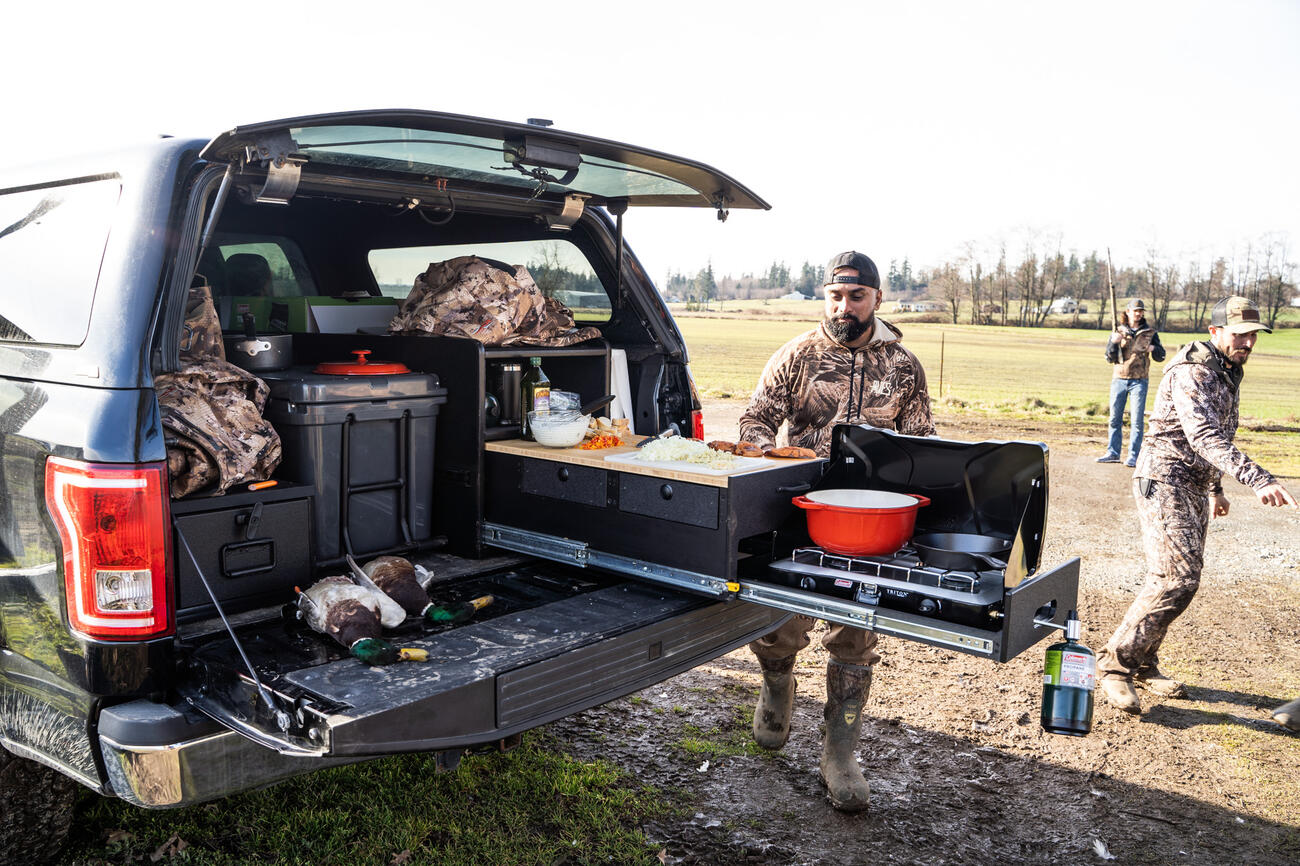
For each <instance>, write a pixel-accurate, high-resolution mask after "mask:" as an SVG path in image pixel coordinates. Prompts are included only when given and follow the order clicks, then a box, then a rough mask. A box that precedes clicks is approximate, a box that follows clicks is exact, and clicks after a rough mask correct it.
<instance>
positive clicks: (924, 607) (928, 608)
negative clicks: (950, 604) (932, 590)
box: [916, 598, 939, 616]
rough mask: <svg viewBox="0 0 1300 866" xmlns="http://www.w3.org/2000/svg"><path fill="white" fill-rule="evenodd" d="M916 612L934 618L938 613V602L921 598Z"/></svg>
mask: <svg viewBox="0 0 1300 866" xmlns="http://www.w3.org/2000/svg"><path fill="white" fill-rule="evenodd" d="M916 612H917V613H921V614H925V615H926V616H934V615H935V614H936V613H938V612H939V602H937V601H936V600H934V599H933V598H923V599H921V603H920V604H918V605H917V606H916Z"/></svg>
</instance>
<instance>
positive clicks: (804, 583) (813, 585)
mask: <svg viewBox="0 0 1300 866" xmlns="http://www.w3.org/2000/svg"><path fill="white" fill-rule="evenodd" d="M799 586H800V588H801V589H807V590H815V589H817V581H816V580H815V579H813V578H811V577H803V578H800V580H799Z"/></svg>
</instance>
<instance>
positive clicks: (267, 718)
mask: <svg viewBox="0 0 1300 866" xmlns="http://www.w3.org/2000/svg"><path fill="white" fill-rule="evenodd" d="M436 559H437V556H436V555H431V556H428V557H425V558H423V559H422V561H423V562H426V563H429V562H431V561H432V560H436ZM462 562H464V561H463V560H462ZM443 571H444V570H441V569H440V572H439V573H443ZM429 589H430V594H431V596H432V597H433V599H434V600H435V601H436V602H438V603H450V602H455V601H461V600H465V599H469V598H472V597H475V596H478V595H482V594H484V593H490V594H492V595H493V596H494V597H495V599H496V600H495V602H494V603H493V604H492V605H491V606H490V607H488V608H486V609H484V610H483V611H481V612H480V613H479V614H478V616H477V617H475V619H474V620H472V621H470V622H469V623H466V624H463V625H459V626H441V627H438V626H425V625H422V624H418V623H416V624H409V621H408V624H407V625H404V626H401V627H399V628H398V629H394V630H389V631H386V633H385V638H386V639H388V640H389V641H390V642H391V643H393V644H395V645H397V646H401V647H413V648H419V649H424V650H426V651H427V652H428V654H429V659H428V661H426V662H400V663H397V664H393V665H389V666H386V667H371V666H368V665H366V664H363V663H362V662H360V661H358V660H357V659H355V658H353V657H352V656H350V655H348V654H347V652H346V651H345V650H344V649H343V647H342V646H340V645H338V644H337V643H335V642H333V641H332V640H330V639H328V638H324V637H322V636H321V635H319V634H317V633H315V632H313V631H311V630H310V629H308V627H307V626H306V625H305V624H304V623H302V622H301V621H299V620H298V619H297V618H296V617H294V616H293V613H292V608H288V607H287V608H286V610H285V615H284V616H283V617H282V618H280V619H279V620H276V619H274V618H271V619H267V618H265V617H264V618H262V619H260V620H259V621H257V622H251V623H244V624H240V623H239V622H237V621H235V620H233V619H232V621H231V625H232V627H233V628H234V630H235V632H236V634H237V635H238V642H237V643H236V642H234V641H232V640H231V638H230V636H229V634H228V633H226V632H225V630H224V629H223V628H222V627H221V625H220V623H219V622H218V623H216V624H215V626H214V627H213V628H210V629H208V631H207V634H206V635H204V636H203V637H199V638H191V639H190V641H191V643H192V646H191V648H190V653H189V669H188V675H187V676H186V677H185V682H184V684H183V685H182V687H181V688H180V690H179V691H180V693H181V696H182V697H183V698H184V699H185V700H187V701H188V702H189V703H191V704H192V705H193V706H195V707H196V708H198V709H199V710H200V711H202V712H203V713H205V714H206V715H208V716H211V717H212V718H214V719H216V720H217V721H219V722H221V723H222V724H225V725H226V726H228V727H230V728H232V729H234V730H236V731H239V732H240V733H243V734H244V735H245V736H248V737H250V738H251V739H253V740H255V741H257V742H259V743H261V744H263V745H265V746H267V747H269V748H272V749H275V750H277V751H279V752H282V753H286V754H302V755H317V756H362V755H381V754H390V753H394V752H406V751H428V750H438V749H451V748H463V747H465V746H470V745H475V744H478V743H484V742H491V741H495V740H497V739H501V738H503V737H506V736H510V735H512V734H514V733H517V732H520V731H524V730H527V729H529V728H532V727H535V726H537V725H540V724H544V723H546V722H548V721H552V720H554V719H557V718H561V717H563V716H566V715H569V714H571V713H574V712H577V711H579V710H582V709H585V708H587V707H591V706H596V705H598V704H600V703H603V702H605V701H608V700H612V699H613V698H616V697H619V696H621V695H624V694H627V693H629V692H631V691H635V690H636V689H638V688H643V687H645V686H647V685H651V684H653V683H655V682H658V681H661V680H663V679H665V678H666V677H668V676H671V675H673V674H675V673H678V672H680V671H683V670H687V669H689V668H691V667H694V666H696V665H698V664H701V663H703V662H705V661H707V660H709V659H711V658H714V657H716V656H718V655H719V654H721V653H724V652H728V651H730V650H731V649H733V648H735V647H737V646H740V645H742V644H743V643H744V642H746V641H748V640H751V639H753V638H755V637H758V636H760V635H762V634H765V633H766V632H768V631H770V630H771V629H772V628H773V627H774V626H775V625H776V624H778V623H779V622H780V621H781V619H783V618H784V615H783V614H782V613H781V612H778V611H773V610H770V609H767V608H764V607H760V606H758V605H748V604H741V603H736V602H730V603H727V602H718V601H715V600H711V599H707V598H703V597H699V596H691V595H686V594H683V593H678V592H673V591H671V590H665V589H661V588H656V587H653V586H648V585H645V584H641V583H637V582H635V581H625V580H622V579H619V578H614V577H610V576H607V575H602V574H600V573H598V572H594V571H591V570H582V569H576V568H566V567H564V566H561V565H557V564H555V563H540V562H537V561H520V562H517V563H516V564H514V565H510V566H506V567H500V568H498V569H496V570H494V571H490V572H487V573H480V574H470V575H464V576H462V577H459V578H452V579H449V580H445V581H443V582H439V583H436V584H433V585H431V586H430V587H429Z"/></svg>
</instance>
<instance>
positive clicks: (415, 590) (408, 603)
mask: <svg viewBox="0 0 1300 866" xmlns="http://www.w3.org/2000/svg"><path fill="white" fill-rule="evenodd" d="M361 571H362V573H364V574H365V576H366V577H367V578H368V579H369V580H371V581H373V582H374V584H375V585H376V586H377V587H379V588H380V589H381V590H383V591H384V593H385V594H387V595H388V596H389V597H390V598H392V599H393V600H394V601H396V602H397V603H398V604H400V605H401V606H402V608H403V609H404V610H405V611H406V612H407V613H409V614H411V615H412V616H419V617H423V618H424V619H426V620H428V621H429V622H432V623H437V624H439V625H447V624H453V623H458V622H464V621H466V620H468V619H469V618H470V617H472V616H473V615H474V614H475V613H476V612H478V611H480V610H482V609H483V608H485V607H487V606H488V605H489V604H491V603H492V601H493V597H492V596H490V595H481V596H479V597H478V598H473V599H470V600H469V601H458V602H453V603H452V604H441V605H440V604H434V603H433V601H432V600H431V599H430V598H429V593H428V592H427V591H426V590H425V589H424V587H423V586H421V585H420V581H419V580H418V578H417V577H416V570H415V566H414V565H412V564H411V561H410V560H408V559H404V558H403V557H400V556H380V557H376V558H375V559H372V560H370V561H369V562H367V563H366V564H365V566H363V567H362V569H361Z"/></svg>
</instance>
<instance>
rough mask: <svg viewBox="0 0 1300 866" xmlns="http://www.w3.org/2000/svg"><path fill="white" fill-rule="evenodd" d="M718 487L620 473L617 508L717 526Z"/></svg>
mask: <svg viewBox="0 0 1300 866" xmlns="http://www.w3.org/2000/svg"><path fill="white" fill-rule="evenodd" d="M720 492H721V488H718V487H708V486H705V485H702V484H690V483H688V482H683V481H669V480H665V479H662V478H654V477H652V476H649V475H631V474H628V473H619V482H618V508H619V510H620V511H626V512H627V513H629V514H641V515H645V516H646V517H656V518H659V519H660V520H671V521H673V522H674V523H685V524H687V525H689V526H699V527H702V528H704V529H717V528H718V496H719V493H720Z"/></svg>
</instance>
